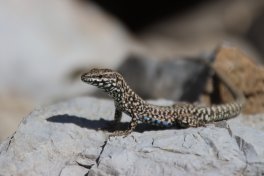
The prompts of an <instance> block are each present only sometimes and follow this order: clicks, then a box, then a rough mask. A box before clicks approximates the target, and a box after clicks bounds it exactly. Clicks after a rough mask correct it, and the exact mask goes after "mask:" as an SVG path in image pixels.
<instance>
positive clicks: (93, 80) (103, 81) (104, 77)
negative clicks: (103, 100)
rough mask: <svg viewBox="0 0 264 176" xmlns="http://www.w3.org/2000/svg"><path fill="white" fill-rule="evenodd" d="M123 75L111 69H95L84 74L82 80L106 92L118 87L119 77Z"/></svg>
mask: <svg viewBox="0 0 264 176" xmlns="http://www.w3.org/2000/svg"><path fill="white" fill-rule="evenodd" d="M120 76H121V75H120V74H119V73H118V72H115V71H113V70H111V69H97V68H94V69H92V70H90V71H89V72H87V73H85V74H83V75H82V76H81V79H82V81H83V82H85V83H88V84H91V85H94V86H96V87H98V88H101V89H104V90H106V91H107V90H110V89H112V88H114V87H116V86H117V77H120Z"/></svg>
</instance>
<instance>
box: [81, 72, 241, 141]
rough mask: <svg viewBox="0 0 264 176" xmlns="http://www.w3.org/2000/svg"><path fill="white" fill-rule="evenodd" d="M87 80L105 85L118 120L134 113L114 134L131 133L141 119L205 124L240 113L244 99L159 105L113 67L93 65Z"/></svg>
mask: <svg viewBox="0 0 264 176" xmlns="http://www.w3.org/2000/svg"><path fill="white" fill-rule="evenodd" d="M81 79H82V81H84V82H85V83H88V84H91V85H94V86H96V87H98V88H101V89H103V90H104V91H105V92H106V93H107V94H108V95H110V96H111V97H112V98H113V99H114V103H115V107H116V110H115V122H116V123H118V122H120V120H121V117H122V112H124V113H126V114H127V115H129V116H130V117H131V122H130V125H129V128H128V130H126V131H117V132H115V133H114V134H113V135H112V136H116V135H125V136H127V135H128V134H130V133H131V132H132V131H133V130H134V129H135V127H136V126H137V124H138V122H143V123H149V124H152V125H158V126H164V127H170V126H173V125H176V124H177V125H181V126H183V127H198V126H204V124H206V123H209V122H215V121H219V120H225V119H230V118H233V117H235V116H237V115H238V114H239V113H240V111H241V108H242V105H243V102H242V101H235V102H233V103H228V104H223V105H215V106H211V107H201V106H194V105H192V104H183V103H180V104H174V105H172V106H157V105H152V104H149V103H147V102H146V101H144V100H143V99H142V98H141V97H139V96H138V95H137V94H136V93H135V92H134V91H133V90H132V89H131V88H130V87H129V86H128V85H127V83H126V81H125V80H124V78H123V77H122V75H121V74H119V73H118V72H115V71H113V70H110V69H92V70H91V71H89V72H88V73H85V74H83V75H82V77H81Z"/></svg>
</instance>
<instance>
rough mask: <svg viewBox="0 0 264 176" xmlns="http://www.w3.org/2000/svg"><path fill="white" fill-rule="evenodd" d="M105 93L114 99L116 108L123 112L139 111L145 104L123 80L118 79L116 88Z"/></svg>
mask: <svg viewBox="0 0 264 176" xmlns="http://www.w3.org/2000/svg"><path fill="white" fill-rule="evenodd" d="M105 91H106V92H107V93H108V95H110V96H111V97H112V98H113V99H114V101H115V104H116V106H117V107H118V108H119V109H120V110H123V111H128V110H129V109H137V107H140V106H142V105H143V104H145V101H144V100H143V99H142V98H141V97H140V96H139V95H137V94H136V93H135V92H134V91H133V90H132V89H131V88H130V87H129V85H128V84H127V83H126V81H125V80H124V79H123V78H117V81H116V86H114V87H112V88H109V90H105Z"/></svg>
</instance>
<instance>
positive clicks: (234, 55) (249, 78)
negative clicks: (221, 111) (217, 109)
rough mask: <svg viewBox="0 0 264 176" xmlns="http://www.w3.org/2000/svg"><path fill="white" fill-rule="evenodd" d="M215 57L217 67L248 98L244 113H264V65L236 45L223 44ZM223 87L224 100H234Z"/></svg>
mask: <svg viewBox="0 0 264 176" xmlns="http://www.w3.org/2000/svg"><path fill="white" fill-rule="evenodd" d="M215 57H216V59H215V62H214V67H215V69H217V70H218V71H220V72H222V73H223V75H224V76H225V77H227V78H228V79H229V80H230V81H231V82H233V84H234V86H235V87H236V88H237V89H238V90H240V91H241V92H243V94H244V95H245V97H246V98H247V101H246V104H245V107H244V113H247V114H254V113H255V114H257V113H264V67H263V66H261V65H258V64H256V63H255V62H254V61H253V60H252V59H251V58H250V57H249V56H247V55H246V54H245V53H243V51H241V50H240V49H238V48H235V47H230V46H223V47H221V48H219V49H218V51H217V53H216V56H215ZM221 88H223V87H220V88H219V89H220V90H221V94H222V98H223V100H224V101H226V102H228V101H232V99H231V96H230V95H229V94H228V92H227V91H225V90H224V89H221Z"/></svg>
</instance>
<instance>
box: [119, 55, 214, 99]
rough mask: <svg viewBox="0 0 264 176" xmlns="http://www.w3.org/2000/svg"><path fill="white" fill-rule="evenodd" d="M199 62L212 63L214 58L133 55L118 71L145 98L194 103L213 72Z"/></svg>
mask: <svg viewBox="0 0 264 176" xmlns="http://www.w3.org/2000/svg"><path fill="white" fill-rule="evenodd" d="M198 59H204V60H207V61H208V62H210V59H211V58H210V57H207V58H205V57H204V58H199V57H197V58H194V57H193V58H175V57H174V58H173V59H160V58H159V59H158V58H147V57H144V56H136V55H133V56H130V57H128V58H127V59H126V60H125V61H124V62H123V63H122V64H121V65H120V66H119V69H118V71H119V72H120V73H122V75H123V76H124V78H125V79H126V81H127V82H128V84H129V85H130V86H131V88H132V89H133V90H135V92H137V93H138V94H139V95H140V96H142V97H143V98H144V99H160V98H165V99H170V100H174V101H187V102H194V101H197V100H198V98H199V96H200V95H201V93H202V92H203V90H204V88H205V86H206V83H207V79H208V77H209V73H210V69H209V68H208V67H207V66H206V65H204V64H202V63H201V62H198V61H197V60H198ZM212 60H213V59H212Z"/></svg>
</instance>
